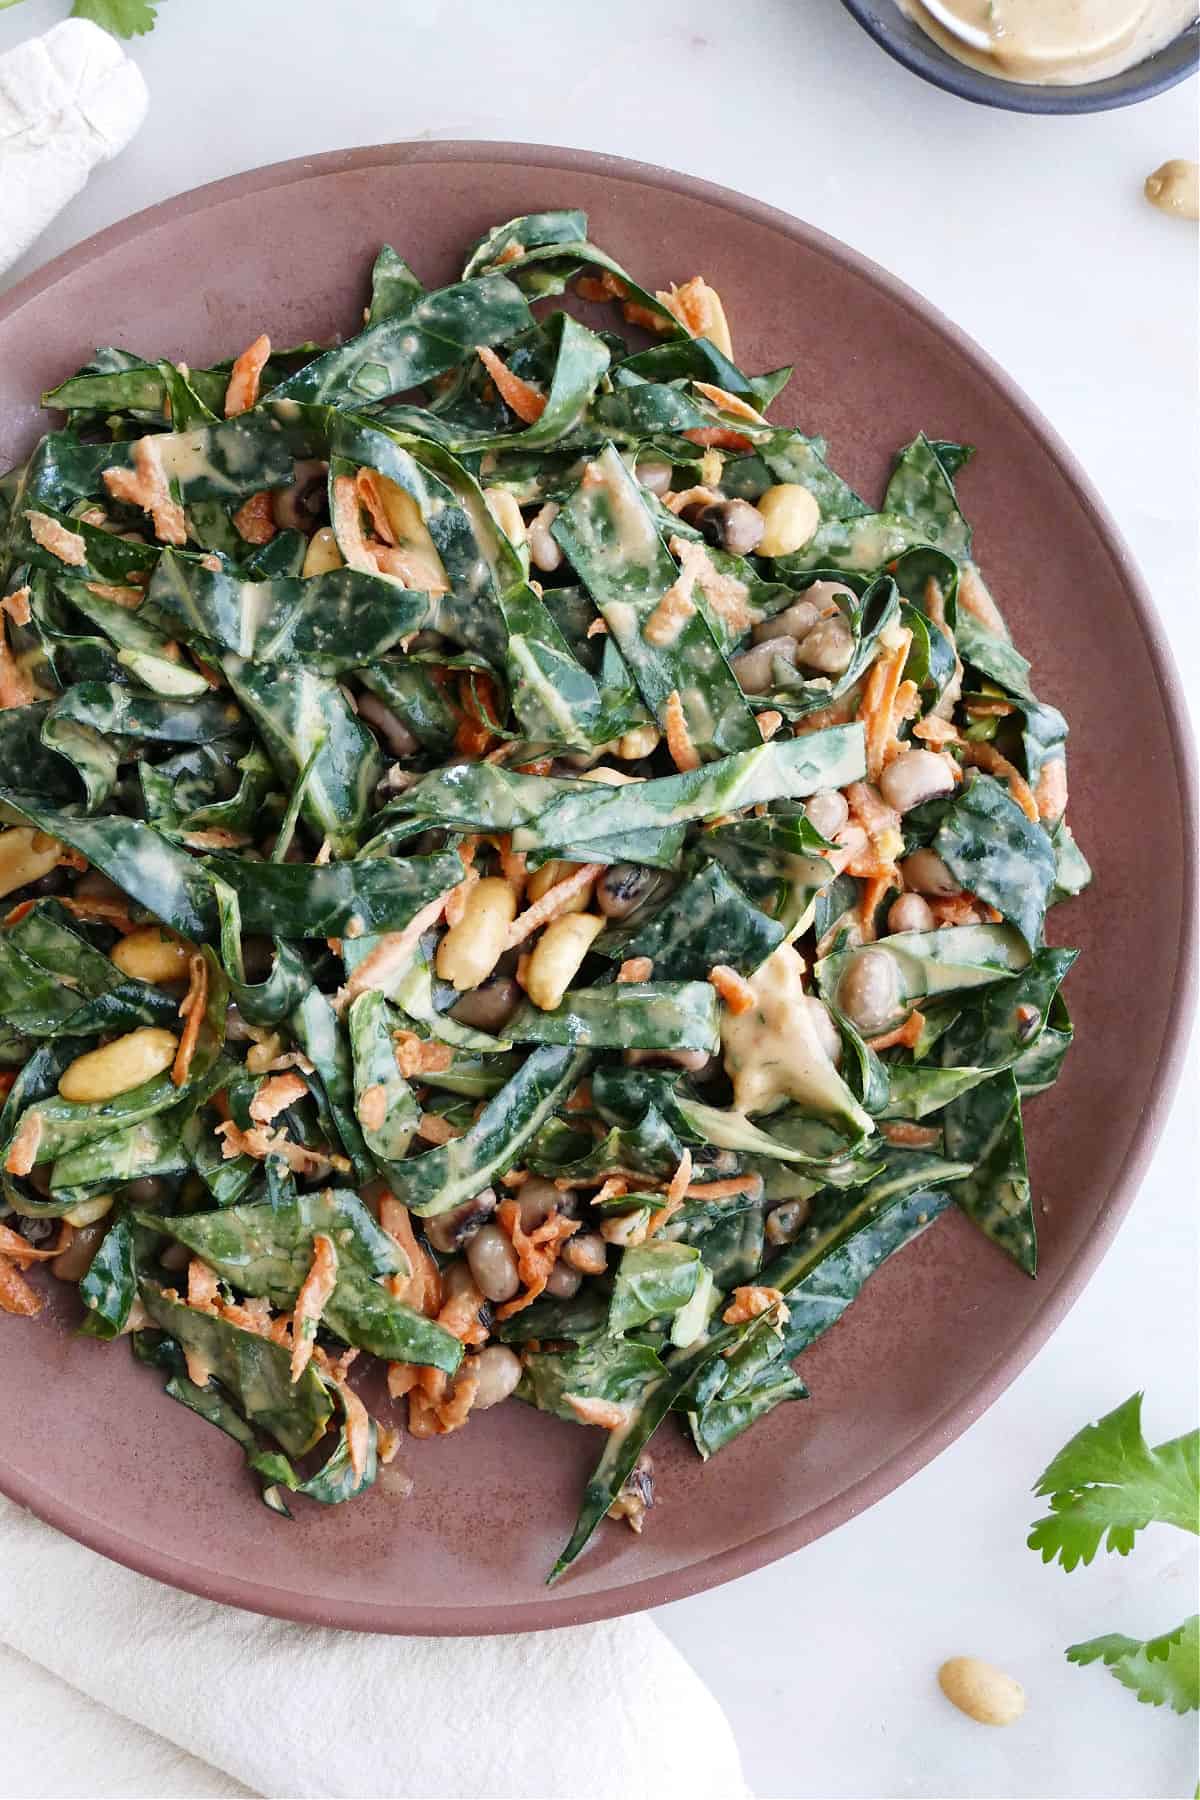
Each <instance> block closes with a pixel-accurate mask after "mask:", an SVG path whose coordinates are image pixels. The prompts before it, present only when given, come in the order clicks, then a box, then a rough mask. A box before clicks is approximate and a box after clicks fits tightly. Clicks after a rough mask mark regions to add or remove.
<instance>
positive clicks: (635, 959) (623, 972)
mask: <svg viewBox="0 0 1200 1800" xmlns="http://www.w3.org/2000/svg"><path fill="white" fill-rule="evenodd" d="M653 973H654V964H653V962H652V961H651V959H650V958H649V957H648V956H629V957H626V959H625V961H624V962H623V963H622V964H621V966H620V968H619V969H618V970H617V980H618V981H619V982H622V983H624V982H630V981H649V979H650V977H651V976H652V975H653Z"/></svg>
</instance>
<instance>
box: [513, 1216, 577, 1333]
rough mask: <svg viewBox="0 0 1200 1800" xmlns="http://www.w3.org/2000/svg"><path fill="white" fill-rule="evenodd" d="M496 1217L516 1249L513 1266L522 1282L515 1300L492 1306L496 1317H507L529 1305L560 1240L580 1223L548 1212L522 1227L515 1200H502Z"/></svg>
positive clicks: (546, 1276)
mask: <svg viewBox="0 0 1200 1800" xmlns="http://www.w3.org/2000/svg"><path fill="white" fill-rule="evenodd" d="M496 1221H497V1223H498V1225H499V1226H500V1228H501V1230H502V1231H505V1232H507V1233H508V1236H509V1238H510V1239H511V1241H512V1247H513V1249H514V1250H515V1251H516V1253H517V1269H518V1272H519V1273H520V1276H521V1280H522V1282H523V1283H524V1285H525V1292H524V1293H523V1294H518V1295H517V1297H516V1299H515V1300H510V1301H509V1302H508V1303H507V1305H505V1306H500V1307H497V1309H496V1317H497V1318H498V1319H510V1318H511V1317H512V1315H513V1314H514V1313H518V1312H522V1311H524V1309H525V1307H527V1306H532V1304H533V1302H534V1301H535V1300H536V1299H537V1297H538V1295H539V1294H540V1293H541V1292H542V1291H543V1289H544V1288H545V1286H546V1282H547V1280H548V1279H549V1275H550V1271H551V1269H552V1268H553V1267H554V1265H555V1263H556V1262H557V1261H558V1253H559V1250H560V1249H561V1247H562V1245H563V1243H564V1242H565V1240H566V1239H567V1238H569V1237H573V1236H574V1235H575V1233H576V1232H577V1231H578V1230H579V1228H580V1226H579V1220H578V1219H564V1218H563V1216H562V1215H561V1213H558V1212H552V1213H550V1214H549V1215H548V1217H546V1218H545V1219H543V1220H542V1223H541V1224H540V1225H537V1226H535V1227H534V1229H533V1230H532V1231H530V1232H526V1231H523V1230H522V1229H521V1206H520V1202H519V1201H517V1200H502V1201H501V1202H500V1206H499V1209H498V1211H497V1213H496Z"/></svg>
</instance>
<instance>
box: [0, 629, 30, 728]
mask: <svg viewBox="0 0 1200 1800" xmlns="http://www.w3.org/2000/svg"><path fill="white" fill-rule="evenodd" d="M34 698H35V694H34V689H33V683H32V682H31V681H30V679H29V677H28V676H27V675H26V673H25V671H24V670H23V669H22V668H21V667H20V666H19V665H18V663H17V659H16V657H15V656H14V655H13V653H12V649H11V647H10V645H9V642H8V630H7V626H6V625H5V623H4V621H3V620H2V619H0V710H3V711H7V709H8V708H9V707H13V706H28V705H29V703H30V702H31V701H32V700H33V699H34Z"/></svg>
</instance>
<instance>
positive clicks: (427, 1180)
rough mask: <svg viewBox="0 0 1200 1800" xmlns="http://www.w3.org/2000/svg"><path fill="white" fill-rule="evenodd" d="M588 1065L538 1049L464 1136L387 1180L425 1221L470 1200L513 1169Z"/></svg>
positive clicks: (577, 1055) (556, 1050) (558, 1049)
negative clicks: (539, 1129) (489, 1183)
mask: <svg viewBox="0 0 1200 1800" xmlns="http://www.w3.org/2000/svg"><path fill="white" fill-rule="evenodd" d="M587 1066H588V1056H587V1053H586V1052H585V1051H582V1050H569V1049H566V1048H565V1047H562V1046H559V1045H557V1044H544V1045H540V1046H539V1047H538V1049H536V1050H535V1051H534V1052H533V1054H532V1056H530V1057H529V1058H528V1060H527V1061H526V1062H525V1063H523V1064H522V1066H521V1068H520V1069H518V1070H517V1073H516V1074H515V1075H514V1076H513V1078H512V1080H511V1081H510V1082H508V1083H507V1084H506V1085H505V1086H504V1087H502V1088H501V1089H500V1092H499V1093H498V1094H496V1095H494V1096H493V1098H492V1099H491V1100H489V1101H488V1103H487V1105H486V1106H485V1107H484V1109H483V1111H482V1112H481V1113H480V1115H479V1117H478V1118H477V1119H476V1120H475V1122H474V1124H473V1125H472V1126H471V1127H470V1129H469V1130H468V1131H467V1132H466V1133H465V1134H464V1135H463V1136H462V1137H460V1138H454V1139H452V1140H451V1141H450V1142H449V1143H447V1144H441V1145H439V1146H438V1148H437V1149H436V1150H426V1151H425V1152H424V1154H423V1155H421V1156H415V1157H411V1158H410V1159H409V1160H408V1161H407V1162H405V1163H402V1164H400V1165H398V1166H397V1167H396V1168H394V1169H389V1171H388V1182H389V1185H390V1186H391V1188H392V1191H393V1192H394V1193H395V1195H396V1197H397V1199H399V1200H403V1201H404V1203H405V1205H406V1206H408V1208H409V1210H410V1211H412V1212H415V1213H418V1214H419V1215H420V1216H421V1217H422V1218H428V1217H430V1216H431V1215H433V1214H436V1213H443V1212H448V1211H449V1210H450V1208H451V1207H453V1206H457V1205H458V1204H459V1202H460V1201H462V1200H469V1199H470V1198H471V1197H472V1195H474V1194H477V1193H479V1192H480V1190H481V1189H482V1188H484V1187H486V1186H487V1184H488V1182H489V1181H491V1180H492V1178H493V1177H494V1176H497V1175H502V1174H503V1173H504V1171H505V1170H506V1169H511V1168H512V1167H513V1165H514V1164H515V1163H516V1162H517V1160H518V1159H519V1157H520V1154H521V1151H522V1150H523V1149H524V1147H525V1145H526V1144H527V1143H528V1142H529V1139H530V1138H531V1137H532V1136H533V1135H534V1133H535V1132H536V1131H537V1129H538V1127H539V1126H540V1125H541V1124H542V1123H543V1122H544V1121H545V1120H546V1119H548V1118H549V1116H550V1114H551V1113H552V1112H554V1111H555V1110H556V1108H557V1107H558V1106H559V1105H560V1104H561V1102H562V1101H563V1100H564V1099H565V1098H566V1096H567V1095H568V1094H569V1093H570V1091H571V1089H572V1088H573V1087H574V1085H575V1083H576V1082H577V1081H578V1080H580V1078H581V1077H582V1075H583V1073H584V1071H585V1070H586V1068H587Z"/></svg>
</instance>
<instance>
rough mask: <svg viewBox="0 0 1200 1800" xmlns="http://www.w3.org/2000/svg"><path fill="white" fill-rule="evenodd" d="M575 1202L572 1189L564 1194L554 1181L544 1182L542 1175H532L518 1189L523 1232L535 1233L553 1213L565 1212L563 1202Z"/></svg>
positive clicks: (518, 1203) (564, 1191)
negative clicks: (568, 1200) (567, 1200)
mask: <svg viewBox="0 0 1200 1800" xmlns="http://www.w3.org/2000/svg"><path fill="white" fill-rule="evenodd" d="M566 1199H570V1200H574V1199H575V1195H574V1194H573V1193H571V1191H570V1189H565V1190H563V1191H562V1192H560V1191H559V1189H558V1188H556V1187H555V1185H554V1183H553V1182H552V1181H543V1180H542V1178H541V1176H540V1175H531V1176H530V1177H529V1179H528V1181H523V1182H522V1183H521V1185H520V1187H519V1188H518V1189H517V1205H518V1206H519V1207H520V1209H521V1230H522V1231H533V1230H535V1229H536V1227H537V1226H539V1225H541V1224H543V1223H544V1222H545V1220H547V1219H548V1218H549V1217H550V1214H551V1213H552V1212H560V1211H562V1210H563V1204H562V1203H563V1201H564V1200H566Z"/></svg>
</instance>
